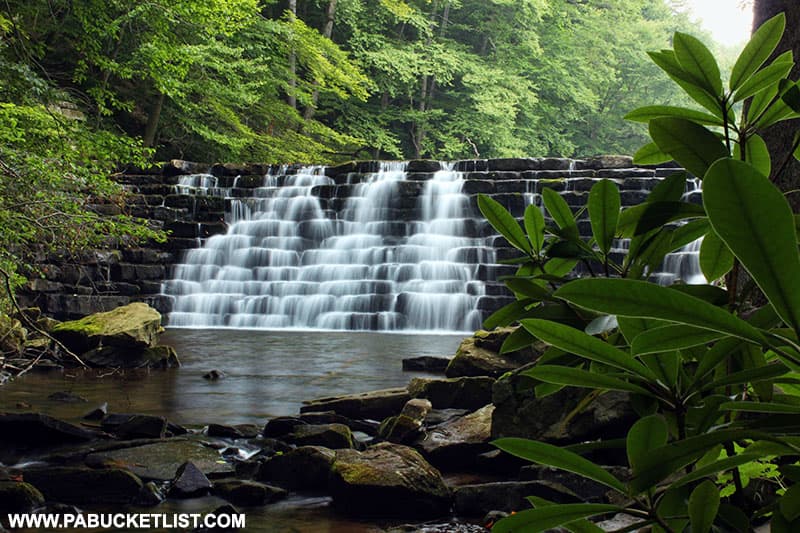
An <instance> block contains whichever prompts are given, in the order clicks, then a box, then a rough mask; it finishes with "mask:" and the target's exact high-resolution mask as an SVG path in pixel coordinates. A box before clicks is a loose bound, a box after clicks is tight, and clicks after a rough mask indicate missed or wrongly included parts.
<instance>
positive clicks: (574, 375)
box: [522, 364, 652, 396]
mask: <svg viewBox="0 0 800 533" xmlns="http://www.w3.org/2000/svg"><path fill="white" fill-rule="evenodd" d="M648 370H649V369H648ZM522 374H523V375H525V376H528V377H531V378H534V379H538V380H539V381H544V382H545V383H553V384H555V385H569V386H570V387H582V388H587V389H600V390H616V391H625V392H633V393H636V394H643V395H645V396H652V393H650V392H649V391H648V390H647V389H644V388H642V387H640V386H639V385H634V384H633V383H628V382H627V381H624V380H622V379H618V378H615V377H612V376H609V375H607V374H598V373H596V372H590V371H588V370H581V369H580V368H572V367H568V366H558V365H541V364H540V365H538V366H536V367H534V368H531V369H530V370H525V371H524V372H522Z"/></svg>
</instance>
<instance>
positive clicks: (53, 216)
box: [0, 44, 163, 305]
mask: <svg viewBox="0 0 800 533" xmlns="http://www.w3.org/2000/svg"><path fill="white" fill-rule="evenodd" d="M6 51H7V47H6V45H5V44H3V45H0V70H2V71H3V72H4V74H6V76H4V77H2V80H0V89H2V94H3V95H4V99H3V101H0V227H2V228H3V231H2V232H0V270H2V274H3V276H2V279H0V283H2V284H3V289H2V292H3V293H4V294H5V292H6V291H5V289H6V287H5V278H6V276H8V278H9V281H10V286H11V289H12V291H13V290H14V289H16V288H18V287H19V286H20V285H21V284H22V283H23V282H24V280H25V277H26V276H31V275H37V274H38V273H37V272H36V271H35V269H33V267H32V265H33V264H34V263H36V262H42V261H41V260H42V258H45V257H47V256H48V255H51V254H55V255H62V256H63V255H67V254H77V253H80V252H81V251H83V250H85V249H87V248H91V247H96V246H102V245H105V244H109V243H110V242H118V243H120V244H121V245H123V246H124V245H126V244H127V243H133V242H135V241H137V240H141V239H146V238H155V239H161V238H163V236H162V235H161V234H160V232H157V231H154V230H152V229H151V228H149V226H148V225H147V224H146V223H145V221H142V220H137V219H135V218H132V217H130V216H128V215H126V214H125V209H124V192H123V190H122V188H121V187H120V186H119V185H118V184H116V183H114V182H113V181H111V180H110V179H109V177H108V176H109V175H110V173H111V172H113V170H114V169H115V167H116V165H117V162H119V161H130V162H131V163H133V164H140V165H145V164H146V159H147V156H148V152H147V150H145V149H144V148H143V147H142V146H141V143H140V142H138V141H135V140H133V139H131V138H129V137H125V136H121V135H119V134H115V133H112V132H109V131H106V130H103V129H95V128H92V127H91V126H90V125H88V124H87V122H86V120H85V117H84V116H83V115H82V114H81V113H80V112H79V111H78V110H77V109H76V105H75V104H74V102H72V101H71V100H70V99H69V95H68V94H67V93H64V92H62V91H59V90H58V89H57V88H56V87H54V86H53V85H52V84H51V83H50V82H48V81H47V80H44V79H43V78H41V77H40V76H38V75H37V74H36V73H35V72H34V70H33V69H32V68H29V67H27V66H24V65H20V64H15V63H12V62H9V61H7V59H6V57H5V56H4V55H3V54H2V53H3V52H6ZM70 117H73V118H70ZM100 204H111V205H116V206H117V207H118V208H119V211H120V213H121V214H119V215H115V216H101V215H100V214H99V213H98V212H97V206H98V205H100ZM5 304H6V302H2V303H0V305H5Z"/></svg>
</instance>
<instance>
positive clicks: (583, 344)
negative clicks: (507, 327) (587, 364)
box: [520, 319, 656, 381]
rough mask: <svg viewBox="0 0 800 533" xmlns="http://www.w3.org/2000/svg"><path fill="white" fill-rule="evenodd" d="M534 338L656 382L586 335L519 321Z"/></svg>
mask: <svg viewBox="0 0 800 533" xmlns="http://www.w3.org/2000/svg"><path fill="white" fill-rule="evenodd" d="M520 323H521V324H522V327H524V328H525V329H527V330H528V331H529V332H530V333H531V334H532V335H533V336H534V337H536V338H538V339H541V340H543V341H544V342H546V343H548V344H552V345H553V346H556V347H558V348H561V349H562V350H564V351H565V352H569V353H574V354H575V355H580V356H581V357H585V358H586V359H590V360H592V361H597V362H598V363H604V364H607V365H609V366H613V367H614V368H619V369H622V370H627V371H629V372H631V373H633V374H635V375H637V376H641V377H643V378H645V379H647V380H651V381H656V376H655V375H654V374H653V372H652V371H650V369H648V368H647V367H646V366H644V365H643V364H642V363H640V362H639V361H637V360H636V359H634V358H633V357H631V356H630V354H628V353H626V352H623V351H622V350H620V349H618V348H615V347H613V346H611V345H610V344H608V343H607V342H605V341H602V340H600V339H598V338H597V337H592V336H590V335H587V334H586V333H584V332H582V331H578V330H576V329H574V328H571V327H569V326H565V325H563V324H558V323H556V322H550V321H549V320H538V319H525V320H522V321H520Z"/></svg>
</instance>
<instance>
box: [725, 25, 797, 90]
mask: <svg viewBox="0 0 800 533" xmlns="http://www.w3.org/2000/svg"><path fill="white" fill-rule="evenodd" d="M785 28H786V16H785V15H784V14H783V13H780V14H778V15H776V16H774V17H772V18H771V19H769V20H768V21H766V22H764V24H762V25H761V26H759V28H758V29H757V30H756V31H755V32H753V35H752V37H750V41H749V42H748V43H747V45H745V47H744V50H742V52H741V53H740V54H739V57H738V58H737V59H736V63H735V64H734V65H733V69H732V70H731V78H730V90H731V91H733V92H735V91H736V90H738V89H739V87H740V86H741V85H742V83H744V82H745V81H747V79H748V78H749V77H750V76H751V75H752V74H753V73H755V72H756V71H757V70H758V69H759V68H761V65H763V64H764V62H765V61H766V60H767V59H768V58H769V56H771V55H772V52H774V51H775V48H776V47H777V46H778V43H779V42H780V40H781V36H783V31H784V29H785Z"/></svg>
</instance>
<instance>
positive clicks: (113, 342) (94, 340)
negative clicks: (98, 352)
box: [52, 302, 163, 354]
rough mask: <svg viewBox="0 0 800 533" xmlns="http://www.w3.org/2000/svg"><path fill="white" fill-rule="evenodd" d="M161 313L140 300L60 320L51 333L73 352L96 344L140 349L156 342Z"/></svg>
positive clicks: (91, 347)
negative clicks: (91, 313)
mask: <svg viewBox="0 0 800 533" xmlns="http://www.w3.org/2000/svg"><path fill="white" fill-rule="evenodd" d="M162 331H163V328H162V327H161V313H159V312H158V311H156V310H155V309H153V308H152V307H150V306H149V305H147V304H145V303H141V302H136V303H132V304H129V305H125V306H123V307H118V308H117V309H114V310H113V311H107V312H105V313H95V314H93V315H89V316H87V317H84V318H81V319H80V320H71V321H69V322H62V323H61V324H58V325H57V326H55V327H54V328H53V331H52V334H53V335H54V336H55V337H56V338H57V339H59V340H60V341H61V342H63V343H64V344H65V345H66V346H67V347H68V348H69V349H70V350H72V351H74V352H76V353H81V354H82V353H85V352H88V351H89V350H91V349H94V348H98V347H107V346H115V347H119V348H126V349H140V350H144V349H146V348H150V347H153V346H155V345H156V342H157V340H158V335H159V333H161V332H162Z"/></svg>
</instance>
